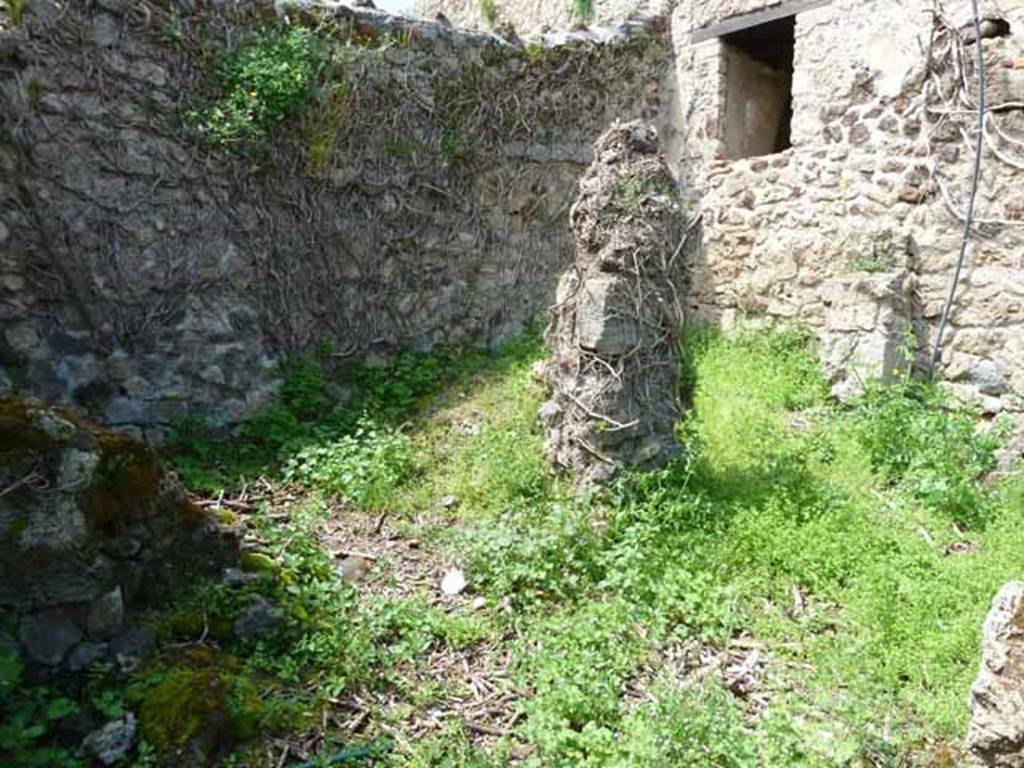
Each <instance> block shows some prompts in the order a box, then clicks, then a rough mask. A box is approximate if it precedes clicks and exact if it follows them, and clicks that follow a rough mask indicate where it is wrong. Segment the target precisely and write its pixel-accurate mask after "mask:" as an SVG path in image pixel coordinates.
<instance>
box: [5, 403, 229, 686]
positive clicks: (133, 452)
mask: <svg viewBox="0 0 1024 768" xmlns="http://www.w3.org/2000/svg"><path fill="white" fill-rule="evenodd" d="M239 535H240V534H239V531H238V530H237V529H236V526H235V525H234V524H233V522H232V521H230V520H227V519H224V518H218V517H217V516H215V515H214V514H213V513H209V512H205V511H204V510H202V509H200V508H199V507H197V506H196V505H194V504H193V503H192V502H191V501H190V500H189V499H188V497H187V495H186V493H185V490H184V488H182V486H181V484H180V483H179V482H178V481H177V479H176V478H175V477H174V476H173V474H171V473H170V472H168V471H167V470H166V469H165V468H164V466H163V465H162V464H161V462H160V460H159V459H158V457H157V456H156V454H155V453H154V451H153V449H152V448H151V447H149V446H147V445H145V444H143V443H142V442H140V441H138V440H135V439H133V438H131V437H129V436H126V435H125V434H123V433H122V432H119V431H114V430H110V429H105V428H102V427H99V426H97V425H95V424H90V423H88V422H85V421H83V420H82V419H80V418H79V417H78V416H76V415H74V414H73V413H71V412H70V411H67V410H64V409H59V408H52V407H47V406H42V405H40V404H38V403H34V402H31V401H25V400H19V399H15V398H0V619H5V620H6V618H7V615H8V614H10V615H12V616H13V618H14V619H15V620H16V625H17V633H18V639H19V641H20V643H21V646H22V648H23V650H24V651H25V653H26V655H27V656H28V658H30V659H31V660H32V661H33V662H35V663H37V664H39V665H41V666H42V667H44V668H53V669H58V668H59V669H63V670H67V671H72V672H77V671H80V670H81V669H83V668H85V667H86V666H87V665H88V664H90V663H91V662H93V661H96V660H98V659H100V658H103V657H104V656H106V655H108V654H110V655H111V656H115V655H116V654H117V653H129V654H131V655H134V653H136V652H137V650H138V646H139V644H140V643H141V642H143V641H144V633H142V631H141V630H139V629H137V628H132V627H131V626H130V624H131V620H132V618H133V616H134V615H135V614H136V612H137V611H138V610H140V609H142V608H146V607H150V606H153V605H155V604H158V603H160V602H161V601H162V599H163V598H165V597H166V596H168V595H169V594H172V593H173V592H174V590H177V589H181V588H182V587H183V586H185V585H186V584H188V583H190V582H191V581H193V580H195V579H196V578H199V577H201V576H203V575H205V574H211V573H216V571H217V570H218V569H219V568H220V567H222V566H228V565H231V564H233V563H235V562H236V560H237V557H238V546H239Z"/></svg>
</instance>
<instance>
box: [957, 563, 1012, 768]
mask: <svg viewBox="0 0 1024 768" xmlns="http://www.w3.org/2000/svg"><path fill="white" fill-rule="evenodd" d="M981 645H982V648H981V650H982V661H981V670H980V671H979V672H978V677H977V678H976V679H975V681H974V685H973V686H971V696H970V706H971V727H970V730H969V731H968V733H967V751H968V753H969V754H970V757H971V761H972V764H974V765H980V766H991V768H1024V582H1020V581H1011V582H1010V583H1009V584H1006V585H1004V586H1003V588H1002V589H1000V590H999V593H998V594H997V595H996V597H995V599H994V600H993V601H992V609H991V610H990V611H989V613H988V616H987V617H986V618H985V624H984V627H983V629H982V639H981Z"/></svg>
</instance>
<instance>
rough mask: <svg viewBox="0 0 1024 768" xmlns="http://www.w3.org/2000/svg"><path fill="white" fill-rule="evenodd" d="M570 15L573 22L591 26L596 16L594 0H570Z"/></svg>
mask: <svg viewBox="0 0 1024 768" xmlns="http://www.w3.org/2000/svg"><path fill="white" fill-rule="evenodd" d="M569 13H570V15H571V16H572V19H573V21H575V22H577V23H579V24H589V23H590V22H592V21H593V20H594V16H595V15H596V11H595V9H594V0H569Z"/></svg>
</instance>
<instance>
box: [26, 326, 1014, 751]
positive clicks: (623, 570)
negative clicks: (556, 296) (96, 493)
mask: <svg viewBox="0 0 1024 768" xmlns="http://www.w3.org/2000/svg"><path fill="white" fill-rule="evenodd" d="M684 341H685V347H686V360H685V361H684V377H683V378H684V385H685V387H686V389H687V396H688V398H689V399H690V400H691V401H692V403H693V408H692V410H691V411H690V413H689V415H688V416H687V418H686V419H685V420H684V421H683V422H682V423H681V424H680V425H679V435H680V438H681V440H682V441H683V443H684V445H685V447H686V450H685V452H684V454H683V457H682V458H680V459H679V460H678V461H677V462H676V463H674V464H673V465H672V466H669V467H667V468H665V469H664V470H661V471H659V472H654V473H649V474H646V475H642V476H626V477H624V478H622V480H621V481H620V482H618V483H617V484H616V485H615V486H614V487H612V488H609V489H607V490H606V491H604V492H602V493H600V494H594V495H591V496H582V497H581V496H576V495H574V494H573V493H572V492H571V490H570V486H569V484H568V483H567V482H566V480H565V479H564V478H560V477H556V476H553V475H552V474H551V473H550V472H549V470H548V468H547V466H546V463H545V461H544V460H543V456H542V435H541V434H540V432H539V428H538V424H537V420H536V412H537V408H538V406H539V404H540V403H541V402H542V400H543V396H544V393H543V392H542V390H541V388H540V386H539V385H538V384H536V383H535V382H534V381H533V379H532V377H531V375H530V368H531V365H532V363H533V362H534V361H536V360H537V359H539V358H540V356H541V355H542V350H541V349H540V346H539V344H538V343H537V340H536V337H535V336H527V337H525V338H524V339H522V340H520V341H519V342H517V343H515V344H513V345H511V346H510V347H508V348H506V349H504V350H501V351H499V352H497V353H483V352H477V353H471V354H460V353H458V352H456V351H452V350H449V351H442V352H440V353H438V354H434V355H403V356H400V357H399V358H398V359H397V360H396V362H395V363H394V364H393V365H392V366H390V367H389V368H385V369H356V370H351V371H348V372H347V373H346V374H345V376H344V377H343V378H342V379H341V381H342V382H343V383H345V384H346V386H347V387H349V388H351V390H352V394H351V396H350V398H349V400H348V401H347V403H346V404H345V405H336V401H335V397H334V392H335V391H336V390H335V385H336V383H337V382H329V380H328V377H326V376H325V375H324V374H323V373H322V372H321V371H320V370H319V368H318V366H316V365H314V364H311V363H309V362H306V363H300V364H296V365H294V366H292V368H291V370H290V372H289V375H288V380H287V385H286V387H285V388H284V390H283V392H282V395H281V398H280V401H279V402H277V403H275V404H273V405H272V406H271V407H269V408H268V409H267V410H266V411H264V412H263V413H261V414H260V415H258V416H257V418H256V419H255V420H254V423H253V424H252V425H250V428H249V429H248V430H246V434H247V435H248V437H247V438H245V439H243V440H242V441H235V442H230V441H221V440H217V439H216V438H211V437H210V436H208V435H206V434H205V433H203V432H201V431H198V430H194V429H193V431H192V432H188V430H186V429H183V430H182V433H181V436H180V438H179V441H178V444H177V447H176V460H177V461H178V464H179V466H180V467H181V468H183V469H184V471H185V473H186V476H187V477H188V478H189V480H190V482H192V483H193V484H196V485H200V486H205V487H207V488H215V487H217V485H218V484H226V485H227V486H228V487H230V486H231V485H232V484H234V483H237V482H240V481H242V480H243V479H244V478H246V477H251V476H252V473H254V472H258V473H262V474H266V475H267V476H269V477H272V478H274V477H276V478H278V479H281V478H283V477H288V478H290V480H291V483H292V487H293V488H294V489H297V490H299V491H300V496H301V497H300V499H299V500H298V501H297V502H295V503H294V504H292V505H291V506H289V507H288V508H287V510H285V515H284V516H282V510H280V509H275V508H271V507H267V508H264V509H261V510H259V511H258V512H256V513H254V514H253V515H250V516H249V517H248V522H249V524H250V526H251V527H252V528H253V529H254V531H255V533H256V535H257V536H258V538H259V539H260V541H261V542H262V544H261V547H262V550H263V552H264V553H265V556H266V557H265V560H266V563H264V564H263V565H262V566H261V570H262V572H263V573H264V576H263V578H262V579H261V580H260V581H259V582H257V583H256V584H253V585H250V586H247V587H244V588H242V589H241V590H228V589H226V588H225V587H223V586H220V585H216V584H214V585H204V586H202V587H200V588H199V589H198V590H196V591H195V592H194V593H193V594H192V595H191V596H188V597H186V598H184V599H182V600H181V601H179V603H178V604H177V607H176V608H175V609H174V610H172V611H170V612H167V613H165V614H162V615H161V616H159V617H156V618H155V621H156V623H157V626H158V627H159V629H160V633H161V637H162V638H163V639H164V640H166V641H175V642H182V641H184V640H188V639H195V638H196V637H197V636H199V635H200V634H202V633H205V634H206V636H208V637H209V638H211V639H212V640H213V641H215V642H216V643H217V644H218V647H219V651H218V652H219V653H223V654H226V655H225V656H224V657H223V659H224V662H223V663H222V664H220V666H219V667H218V668H222V669H224V670H225V672H224V673H223V674H224V675H227V677H225V678H223V679H222V683H223V688H224V690H225V691H227V692H229V694H230V695H231V696H235V697H236V698H237V697H239V696H242V695H243V694H244V693H245V692H246V691H251V690H252V689H253V685H254V684H255V685H256V686H257V688H258V689H259V690H260V691H262V692H264V693H265V694H267V692H271V693H270V694H268V695H264V696H263V697H262V701H263V703H264V704H263V706H262V707H260V706H255V707H252V706H251V705H252V704H253V702H252V700H251V696H248V694H246V695H247V696H248V698H242V699H239V700H233V699H232V700H231V701H230V702H229V703H230V706H231V708H232V711H241V712H244V713H245V715H246V720H245V722H247V723H250V724H255V731H256V732H259V733H263V734H275V733H277V734H286V733H294V732H298V731H306V730H308V729H316V730H318V732H319V729H320V727H321V725H322V723H321V713H322V712H323V711H324V709H325V708H327V709H330V704H329V702H330V701H331V700H334V699H336V697H339V696H342V697H343V696H346V695H350V694H352V693H353V692H357V691H362V692H363V693H362V695H363V696H364V697H366V698H365V700H368V701H370V700H376V699H373V698H372V697H373V696H377V695H380V696H384V697H385V698H387V696H390V697H392V698H393V699H394V700H395V701H397V702H398V703H397V704H395V705H393V706H391V707H389V708H387V709H384V708H382V709H381V710H380V711H373V712H371V714H370V720H369V721H368V722H369V724H368V725H367V726H366V727H365V730H364V731H363V732H362V733H360V734H359V735H358V737H355V736H354V735H353V734H349V733H344V732H339V731H336V730H334V731H332V730H331V729H328V730H327V732H325V733H324V734H323V735H324V738H325V739H326V740H325V742H324V746H323V752H324V754H329V753H331V752H332V750H334V751H337V750H339V749H342V748H344V747H346V746H351V745H352V744H353V743H355V744H356V745H357V746H358V745H368V746H370V747H373V748H374V749H378V748H380V749H381V750H382V751H383V752H385V753H386V754H385V755H384V756H383V757H381V758H380V760H379V761H378V762H380V764H384V765H394V766H415V767H416V768H421V767H425V766H455V767H458V766H465V767H468V766H474V767H477V766H500V765H506V764H508V762H509V760H510V759H511V756H512V755H515V756H517V757H518V758H519V759H520V761H521V764H523V765H525V766H537V767H540V766H559V767H560V766H584V767H596V766H602V767H605V766H607V767H616V768H617V767H620V766H621V767H625V766H644V765H679V766H730V767H732V766H735V767H737V768H746V767H747V766H750V767H751V768H753V767H754V766H766V767H768V768H773V767H775V766H778V767H779V768H783V767H788V766H837V765H838V766H855V765H900V764H908V763H909V762H910V761H911V760H916V761H918V763H920V764H928V765H946V764H948V765H954V764H957V760H958V759H959V758H958V757H957V754H956V750H957V745H959V744H960V743H961V742H962V737H963V734H964V731H965V727H966V720H967V714H968V713H967V709H966V704H965V700H966V694H967V691H968V688H969V686H970V682H971V679H972V678H973V676H974V674H975V672H976V669H977V664H978V659H979V635H980V625H981V621H982V619H983V617H984V615H985V612H986V610H987V608H988V604H989V601H990V600H991V597H992V595H993V594H994V592H995V591H996V589H997V588H998V587H999V586H1000V585H1001V584H1002V583H1004V582H1006V581H1008V580H1010V579H1013V578H1020V577H1021V574H1022V572H1024V526H1022V525H1021V516H1022V513H1024V483H1022V482H1021V481H1009V482H1006V481H1004V482H1002V483H994V482H989V481H986V480H984V475H985V473H986V472H987V471H988V470H989V469H991V468H992V466H993V463H994V453H995V451H996V449H997V448H998V445H999V441H1000V439H1001V435H1002V432H1001V431H1000V429H998V428H995V429H989V430H987V431H982V430H979V429H978V426H977V424H978V421H977V415H976V414H974V413H972V412H971V411H970V410H969V409H966V408H965V407H964V406H961V405H959V404H957V403H955V402H952V401H951V400H949V399H948V398H947V397H945V396H943V395H942V394H941V393H940V392H939V391H937V390H935V389H933V388H931V387H926V386H923V385H920V384H917V383H914V382H912V381H909V380H908V381H902V382H897V383H895V384H890V385H885V386H882V385H872V386H871V387H869V390H868V392H867V393H866V394H865V395H864V396H863V397H862V398H860V399H859V400H858V401H856V402H854V403H852V404H851V405H849V406H844V407H841V406H839V405H837V404H836V403H834V402H832V401H831V399H830V398H829V396H828V392H827V388H826V386H825V384H824V382H823V380H822V378H821V375H820V373H819V367H818V360H817V357H816V352H815V349H814V345H813V343H812V342H811V340H810V338H809V337H808V336H807V335H806V334H803V333H800V332H798V331H776V332H757V333H747V334H741V335H739V336H738V337H736V338H732V339H725V338H721V337H719V336H717V335H715V334H713V333H710V332H706V331H700V330H691V331H688V333H687V334H686V336H685V340H684ZM185 426H188V425H185ZM445 497H454V500H455V504H454V505H451V504H448V505H441V504H440V501H441V500H442V499H443V498H445ZM339 501H340V502H344V503H345V504H346V505H348V507H349V508H350V507H353V506H356V507H363V508H364V509H365V510H366V511H367V512H371V513H373V514H376V513H377V512H378V511H386V512H387V513H388V515H389V520H391V521H392V523H391V524H392V525H393V526H395V527H396V529H398V530H403V531H405V532H406V534H407V535H415V536H416V537H417V538H418V539H419V540H420V542H421V544H420V546H421V547H422V549H423V550H424V551H429V552H431V553H434V556H437V557H443V559H444V560H445V561H446V562H453V563H457V564H458V565H460V566H461V567H462V568H463V569H464V570H465V571H466V574H467V576H468V577H469V581H470V584H471V589H472V590H474V591H475V592H476V593H478V594H479V595H480V596H483V597H484V598H486V608H485V609H483V610H479V609H478V610H472V609H470V608H469V606H468V601H467V603H465V604H461V605H459V606H448V607H443V606H439V605H438V604H437V603H436V594H437V588H436V585H434V584H426V585H424V586H423V587H422V588H421V589H419V590H418V591H413V592H408V591H407V592H406V593H405V594H403V595H400V596H387V595H388V594H389V593H387V592H381V591H380V590H379V589H367V588H365V587H364V586H362V585H359V584H356V585H353V584H351V583H348V582H345V581H342V580H341V579H340V578H339V577H338V575H337V573H336V572H335V571H334V567H333V566H334V560H333V557H332V556H331V554H330V553H328V552H326V551H325V550H324V547H323V545H322V544H321V540H322V536H323V532H324V530H325V526H326V525H327V524H328V523H329V522H331V521H332V519H333V518H335V517H337V516H338V515H341V521H342V522H344V521H345V519H346V518H345V514H348V513H345V512H339V504H338V502H339ZM392 565H394V564H393V563H390V562H389V561H388V560H387V559H386V558H385V559H384V560H382V561H380V562H379V563H378V565H377V568H378V570H379V572H381V574H383V575H382V576H381V578H383V579H384V580H385V581H384V582H383V583H386V584H391V585H395V584H398V583H399V581H398V580H400V579H401V578H403V577H402V576H401V570H400V569H399V570H395V571H393V572H392V571H391V570H389V569H390V568H391V567H392ZM255 594H262V595H264V596H266V597H268V598H269V599H271V600H272V601H273V602H274V603H275V605H277V606H278V607H279V609H280V610H281V611H282V613H283V614H284V617H285V619H284V622H283V624H282V626H281V627H280V629H279V631H278V632H277V633H276V634H274V635H273V636H271V637H267V638H263V639H260V640H258V641H249V642H246V643H239V642H237V641H235V640H232V638H231V636H230V626H231V624H232V622H233V621H234V620H235V619H236V618H237V617H238V616H239V615H241V612H242V611H243V610H244V609H245V606H246V605H247V604H248V600H250V599H251V598H252V596H253V595H255ZM737 649H741V650H739V651H737ZM744 649H745V650H744ZM750 649H756V657H754V658H755V660H756V664H755V665H754V669H755V670H756V673H755V674H754V676H753V679H754V683H753V688H752V689H749V690H747V691H746V692H744V691H743V690H740V691H739V692H736V691H735V690H733V689H730V688H729V687H728V685H726V677H727V673H726V672H723V671H722V666H721V664H720V662H717V661H714V660H715V659H719V660H721V659H726V658H732V661H731V662H729V663H731V664H736V663H741V662H742V661H743V659H748V660H749V659H750V656H749V653H750ZM460 653H465V654H467V658H477V657H479V656H480V655H482V656H483V658H484V660H485V661H486V662H487V663H494V664H497V663H498V657H499V656H501V657H502V658H504V656H505V655H506V654H507V655H508V657H509V661H510V665H509V668H508V670H507V674H508V677H509V685H511V686H512V688H511V689H510V690H514V691H515V692H516V694H517V696H516V700H515V703H514V704H512V705H510V708H509V711H508V712H507V713H506V714H507V718H506V719H507V720H508V721H510V722H514V723H515V725H514V728H512V730H511V732H510V733H509V734H508V736H506V737H504V738H501V739H498V740H497V744H496V745H494V746H493V747H492V748H490V749H489V750H483V749H481V748H479V747H478V746H476V745H475V744H474V741H473V738H472V734H471V732H470V731H469V730H467V729H466V728H465V727H463V725H462V724H461V723H460V722H458V721H457V720H445V721H444V722H443V723H442V724H441V725H440V726H439V727H438V728H437V729H435V730H433V731H431V732H430V735H428V736H424V737H417V738H412V737H409V736H408V734H407V733H406V732H405V730H404V729H406V728H407V727H408V726H407V720H406V718H407V717H408V716H410V715H411V713H414V712H417V711H421V712H422V711H427V712H429V711H431V708H432V707H435V706H437V705H438V703H439V702H442V701H444V700H447V699H446V697H448V696H451V695H456V696H457V695H459V689H458V685H459V684H460V683H459V681H458V680H457V679H456V680H451V679H435V677H434V676H433V672H432V669H433V668H432V667H431V666H430V665H431V661H430V660H431V659H432V658H435V657H436V655H437V654H442V655H444V654H460ZM737 653H739V654H740V655H739V656H733V657H729V656H728V654H737ZM687 654H689V655H687ZM673 659H674V661H673ZM680 659H683V660H682V661H681V660H680ZM686 659H689V661H686ZM695 659H696V661H695ZM700 659H704V661H703V662H701V661H700ZM708 659H711V661H708ZM702 664H703V666H702ZM172 673H173V669H171V670H169V669H168V668H167V664H166V662H165V663H163V664H161V665H158V666H156V667H154V668H152V669H150V670H143V671H142V672H140V673H138V674H139V675H140V676H141V678H142V679H141V680H136V682H135V683H134V686H135V688H136V689H138V690H143V691H145V690H151V689H152V690H158V689H159V682H160V681H161V680H163V679H165V678H166V676H167V675H169V674H172ZM179 674H180V673H179ZM112 685H115V684H114V683H107V686H108V688H110V687H111V686H112ZM453 686H454V687H453ZM232 692H235V693H232ZM237 692H242V693H237ZM385 694H386V696H385ZM35 700H38V695H37V696H36V699H35ZM28 706H35V705H34V704H32V705H28ZM250 709H252V710H254V711H250ZM513 716H515V717H514V720H513ZM250 727H252V725H250ZM403 734H404V735H403ZM28 737H32V738H35V737H33V736H32V733H29V734H28ZM393 737H394V738H395V740H394V741H392V738H393ZM21 738H22V739H23V740H24V739H25V738H26V736H25V735H22V737H21ZM34 743H35V742H33V748H34ZM258 744H259V740H258V739H257V740H256V741H255V742H253V743H252V744H249V745H243V746H241V747H240V749H241V751H239V752H236V753H235V757H234V758H233V759H234V760H235V762H234V763H228V764H243V763H245V761H247V760H248V761H250V763H247V764H253V765H263V764H265V762H260V760H261V759H262V758H259V755H260V754H262V753H260V752H259V749H258ZM382 745H384V746H382ZM385 747H386V748H385ZM150 748H152V747H150ZM381 761H382V762H381Z"/></svg>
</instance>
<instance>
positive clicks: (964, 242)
mask: <svg viewBox="0 0 1024 768" xmlns="http://www.w3.org/2000/svg"><path fill="white" fill-rule="evenodd" d="M971 11H972V14H973V23H974V47H975V50H976V52H977V56H978V60H977V65H976V68H977V71H978V140H977V143H976V145H975V148H974V173H973V176H972V179H971V195H970V198H969V200H968V203H967V215H966V217H965V219H964V232H963V236H962V237H961V238H960V256H959V258H958V259H957V262H956V270H955V271H954V272H953V281H952V283H951V284H950V286H949V297H948V298H947V299H946V305H945V306H944V307H943V309H942V317H941V319H940V320H939V332H938V335H937V336H936V337H935V347H934V349H933V350H932V358H931V362H930V364H929V366H928V378H929V380H931V379H933V378H934V377H935V366H936V365H937V364H938V362H939V358H940V357H941V356H942V337H943V335H944V334H945V332H946V326H947V324H948V323H949V315H950V313H951V312H952V311H953V303H954V302H955V300H956V289H957V287H958V286H959V284H960V274H961V272H963V268H964V261H965V259H966V258H967V246H968V244H969V243H970V240H971V228H972V226H973V224H974V207H975V202H976V200H977V198H978V185H979V182H980V181H981V153H982V152H983V151H984V148H985V112H986V109H987V105H986V103H985V54H984V51H983V49H982V47H981V11H980V9H979V8H978V0H971Z"/></svg>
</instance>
